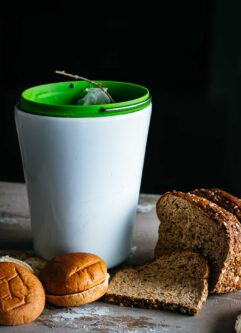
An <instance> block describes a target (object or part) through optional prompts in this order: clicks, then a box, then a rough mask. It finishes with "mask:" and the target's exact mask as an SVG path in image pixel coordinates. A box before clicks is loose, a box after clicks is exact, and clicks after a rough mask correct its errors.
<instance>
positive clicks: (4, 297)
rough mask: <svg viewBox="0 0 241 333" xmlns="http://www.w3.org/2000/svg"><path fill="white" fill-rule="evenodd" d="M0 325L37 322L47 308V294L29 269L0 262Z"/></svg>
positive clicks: (11, 263)
mask: <svg viewBox="0 0 241 333" xmlns="http://www.w3.org/2000/svg"><path fill="white" fill-rule="evenodd" d="M0 280H1V288H0V324H1V325H20V324H26V323H30V322H31V321H33V320H35V319H36V318H37V317H38V316H39V315H40V314H41V312H42V311H43V309H44V306H45V292H44V289H43V286H42V284H41V282H40V281H39V279H38V278H37V277H36V276H35V275H34V274H33V273H31V272H30V271H29V269H27V268H25V267H23V266H21V265H19V264H16V263H13V262H0Z"/></svg>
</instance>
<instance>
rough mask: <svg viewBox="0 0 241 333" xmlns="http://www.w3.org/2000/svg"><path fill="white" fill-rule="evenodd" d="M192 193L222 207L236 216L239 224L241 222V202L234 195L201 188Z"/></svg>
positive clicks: (215, 189)
mask: <svg viewBox="0 0 241 333" xmlns="http://www.w3.org/2000/svg"><path fill="white" fill-rule="evenodd" d="M191 193H193V194H196V195H198V196H200V197H203V198H206V199H208V200H210V201H212V202H214V203H216V204H217V205H219V206H220V207H222V208H224V209H226V210H228V211H229V212H230V213H232V214H234V215H235V216H236V217H237V218H238V220H239V222H241V200H240V199H239V198H237V197H235V196H234V195H232V194H230V193H227V192H225V191H223V190H220V189H219V188H214V189H206V188H201V189H196V190H193V191H191Z"/></svg>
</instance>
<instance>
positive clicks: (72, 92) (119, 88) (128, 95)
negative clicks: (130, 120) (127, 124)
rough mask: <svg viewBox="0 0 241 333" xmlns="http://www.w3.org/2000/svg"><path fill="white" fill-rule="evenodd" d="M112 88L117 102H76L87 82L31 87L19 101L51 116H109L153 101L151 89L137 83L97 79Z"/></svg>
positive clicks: (26, 107)
mask: <svg viewBox="0 0 241 333" xmlns="http://www.w3.org/2000/svg"><path fill="white" fill-rule="evenodd" d="M96 82H98V83H101V84H102V85H103V87H105V88H108V92H109V94H110V95H111V96H112V97H113V99H114V100H115V101H116V102H115V103H111V104H102V105H77V104H76V105H75V103H76V101H77V100H78V99H80V98H81V97H83V96H84V94H85V89H86V88H88V87H90V86H91V85H90V84H89V83H88V82H86V81H67V82H66V81H65V82H58V83H50V84H45V85H40V86H36V87H32V88H29V89H27V90H25V91H23V93H22V95H21V99H20V103H19V108H20V109H21V110H22V111H25V112H28V113H33V114H38V115H43V116H51V117H78V118H79V117H106V116H115V115H120V114H126V113H131V112H136V111H139V110H142V109H144V108H145V107H147V106H148V105H150V104H151V97H150V93H149V90H148V89H147V88H145V87H142V86H139V85H137V84H133V83H125V82H116V81H96Z"/></svg>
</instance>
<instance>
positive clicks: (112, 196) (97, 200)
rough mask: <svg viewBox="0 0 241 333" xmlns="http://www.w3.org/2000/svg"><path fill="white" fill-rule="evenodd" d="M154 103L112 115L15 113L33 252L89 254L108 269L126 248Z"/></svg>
mask: <svg viewBox="0 0 241 333" xmlns="http://www.w3.org/2000/svg"><path fill="white" fill-rule="evenodd" d="M150 116H151V104H149V105H148V106H147V107H145V108H144V109H142V110H139V111H136V112H133V113H128V114H120V115H114V116H110V117H99V118H97V117H89V118H68V117H50V116H43V115H38V114H31V113H27V112H24V111H21V110H20V109H19V108H18V107H16V109H15V119H16V126H17V132H18V138H19V143H20V148H21V154H22V160H23V167H24V173H25V180H26V183H27V190H28V198H29V205H30V213H31V223H32V234H33V243H34V249H35V251H36V253H37V254H38V255H40V256H42V257H44V258H46V259H50V258H52V257H53V256H55V255H58V254H61V253H66V252H91V253H95V254H97V255H99V256H100V257H101V258H103V259H104V260H105V261H106V263H107V266H108V267H109V268H111V267H114V266H116V265H118V264H119V263H121V262H122V261H123V260H125V259H126V258H127V257H128V255H129V253H130V249H131V239H132V230H133V225H134V221H135V215H136V206H137V201H138V196H139V190H140V183H141V176H142V168H143V161H144V155H145V148H146V141H147V134H148V128H149V122H150Z"/></svg>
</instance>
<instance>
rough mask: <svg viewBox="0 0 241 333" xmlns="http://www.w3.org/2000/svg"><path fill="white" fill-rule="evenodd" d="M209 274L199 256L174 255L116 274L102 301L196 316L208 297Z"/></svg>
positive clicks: (188, 252) (176, 253)
mask: <svg viewBox="0 0 241 333" xmlns="http://www.w3.org/2000/svg"><path fill="white" fill-rule="evenodd" d="M208 272H209V271H208V265H207V262H206V261H205V259H204V257H203V256H201V255H199V254H198V253H194V252H191V251H181V252H180V251H179V252H173V253H171V254H166V255H164V256H161V257H158V258H156V259H155V260H153V261H151V262H149V263H146V264H144V265H142V266H137V267H135V268H126V269H122V270H120V271H119V272H117V273H116V274H115V275H114V277H113V278H112V280H111V282H110V285H109V288H108V291H107V293H106V295H105V298H104V300H105V302H108V303H112V304H118V305H120V306H130V307H139V308H152V309H166V310H173V311H179V312H182V313H186V314H189V315H195V314H197V313H199V311H200V310H201V308H202V306H203V303H204V302H205V301H206V299H207V296H208V282H207V278H208Z"/></svg>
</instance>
